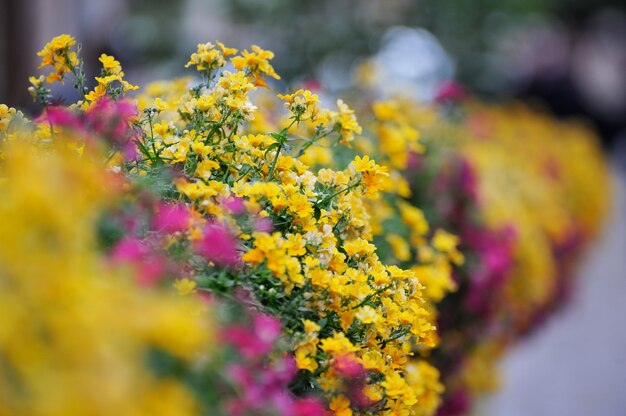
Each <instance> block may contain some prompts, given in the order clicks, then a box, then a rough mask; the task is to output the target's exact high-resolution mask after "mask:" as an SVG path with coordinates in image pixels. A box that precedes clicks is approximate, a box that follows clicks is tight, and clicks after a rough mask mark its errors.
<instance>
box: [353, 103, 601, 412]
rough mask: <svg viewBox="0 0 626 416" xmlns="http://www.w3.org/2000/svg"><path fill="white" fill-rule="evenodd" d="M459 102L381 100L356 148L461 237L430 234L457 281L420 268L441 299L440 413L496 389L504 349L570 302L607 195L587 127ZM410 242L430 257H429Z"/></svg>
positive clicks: (517, 108) (516, 109)
mask: <svg viewBox="0 0 626 416" xmlns="http://www.w3.org/2000/svg"><path fill="white" fill-rule="evenodd" d="M453 98H455V99H453V100H451V101H450V100H447V101H445V102H444V103H443V104H442V105H441V106H440V107H424V106H421V105H419V104H417V103H414V102H412V101H410V100H406V99H396V100H391V101H386V102H373V103H371V105H370V107H369V108H367V109H364V110H363V114H362V118H365V119H366V120H371V122H370V124H369V125H368V132H367V134H366V135H365V137H362V138H361V140H363V141H364V143H361V142H357V144H356V146H357V147H359V148H361V149H364V150H365V151H366V152H367V153H368V154H378V155H383V157H384V158H385V159H381V160H383V161H384V162H385V163H387V164H388V165H389V166H391V167H392V168H396V169H398V170H400V171H401V173H402V177H404V178H406V180H407V182H406V187H407V188H408V191H404V190H403V193H402V194H400V195H401V196H404V197H406V198H408V201H407V202H408V203H407V205H408V206H409V207H411V209H415V208H414V207H415V206H420V207H423V208H424V209H425V212H427V214H428V215H427V218H428V222H430V223H431V224H433V225H436V226H439V227H443V228H445V229H448V230H452V231H453V232H455V233H456V234H457V235H458V236H459V237H460V240H457V238H456V237H454V236H450V235H449V234H448V233H446V232H443V231H437V232H436V233H435V234H434V235H433V238H432V246H434V247H435V248H436V250H435V252H442V253H450V254H451V257H450V260H451V261H452V262H453V263H456V264H459V265H460V267H459V268H458V269H456V270H455V271H454V275H453V276H454V280H450V279H449V278H448V279H445V280H444V279H442V278H441V276H446V274H443V275H441V274H439V275H438V276H440V277H438V278H437V277H435V278H434V279H433V276H437V274H432V273H423V274H421V275H420V277H422V279H421V281H422V282H424V284H425V286H426V287H427V288H430V290H431V292H430V296H429V298H430V299H431V300H433V301H434V302H438V303H437V306H436V307H437V314H438V319H437V326H438V335H439V337H440V338H441V341H440V343H439V346H438V348H436V349H435V350H434V351H433V352H432V355H431V357H432V362H433V363H434V364H435V365H436V367H437V368H438V369H439V370H440V371H441V372H442V378H443V382H444V384H445V385H446V387H447V391H446V393H445V395H444V402H443V406H442V408H441V409H440V410H439V413H440V414H442V415H458V414H463V413H465V412H467V411H468V409H469V406H470V405H471V402H472V399H473V397H474V396H476V395H478V394H480V393H482V392H485V391H489V390H492V389H493V388H494V387H495V386H497V373H496V370H495V360H496V359H497V357H499V356H500V355H501V354H502V352H503V351H504V350H505V348H506V346H507V345H509V344H510V343H511V342H512V341H513V340H515V339H517V338H519V337H521V336H523V335H524V334H525V333H527V332H528V330H530V329H533V328H534V327H536V326H537V324H538V323H539V322H540V321H541V320H542V319H543V318H545V316H547V314H548V313H549V312H550V311H551V310H552V309H553V308H554V307H555V306H556V305H557V304H558V303H559V302H562V301H563V299H564V295H566V294H567V292H569V290H570V289H569V287H570V286H571V280H570V279H569V276H570V274H571V268H572V264H573V259H575V258H576V256H577V255H578V254H579V253H580V251H581V249H582V248H583V247H584V246H585V244H586V243H588V242H589V241H590V239H591V238H592V237H593V236H594V235H595V234H596V233H597V232H598V229H599V227H600V225H601V224H602V219H603V216H604V215H605V213H606V207H607V194H608V192H607V189H606V188H607V184H608V178H607V171H606V166H605V163H604V161H603V159H602V156H601V154H600V152H599V149H598V147H597V139H596V138H595V137H594V136H593V134H592V133H591V132H590V131H589V130H588V129H587V128H585V127H584V126H582V125H581V124H580V123H572V122H556V121H554V120H552V119H551V118H549V117H548V116H547V115H545V114H541V113H538V112H536V111H533V110H530V109H528V108H526V107H523V106H521V105H519V104H517V105H511V106H508V107H507V106H502V107H493V106H485V105H480V104H477V103H475V102H467V103H464V104H461V103H459V102H458V99H457V98H456V97H453ZM390 121H393V124H392V125H391V126H393V127H395V128H394V129H390ZM417 129H419V131H420V135H419V136H418V135H417V134H416V130H417ZM402 132H403V133H402ZM424 150H426V153H425V154H424ZM582 160H584V161H585V162H584V163H581V162H580V161H582ZM391 174H392V175H393V174H394V173H393V170H392V173H391ZM403 187H404V186H397V188H399V189H401V188H403ZM539 207H540V208H539ZM372 212H374V213H376V214H378V215H381V212H383V210H381V209H379V210H375V211H372ZM392 212H393V211H392V210H387V213H386V214H385V215H386V216H387V218H392V219H393V216H392V215H391V213H392ZM394 221H395V220H394ZM421 221H422V222H423V223H424V224H427V223H426V221H425V220H424V219H422V220H421ZM406 223H407V222H406V221H405V224H406ZM409 223H410V222H409ZM392 227H394V225H393V222H387V223H385V226H384V230H385V232H384V236H385V239H386V240H387V242H388V243H389V248H390V253H391V255H392V256H393V257H395V258H396V259H397V260H398V261H409V260H410V259H412V255H411V252H410V251H409V250H407V249H406V245H405V244H403V241H405V239H404V238H396V237H395V236H394V235H393V234H390V231H391V230H393V229H394V228H392ZM424 228H425V227H424ZM422 235H423V234H422ZM412 241H413V244H412V245H411V247H417V255H418V256H420V258H421V260H422V261H425V260H426V259H427V258H429V257H430V256H431V255H432V252H433V251H432V250H431V248H429V247H420V245H419V244H420V243H419V241H416V240H412ZM459 243H460V245H458V249H460V250H461V252H458V250H457V244H459ZM378 246H379V247H380V249H381V250H380V252H381V254H382V253H387V250H386V247H387V246H386V245H385V244H384V243H383V242H381V243H380V244H378ZM451 248H452V249H453V251H457V252H456V253H454V252H450V251H449V250H450V249H451ZM461 258H464V260H465V261H464V264H463V265H461ZM403 264H406V263H403ZM405 267H406V266H405ZM417 268H418V270H422V271H423V272H424V271H425V270H424V268H423V266H418V267H417ZM447 276H448V277H449V276H450V274H449V273H448V274H447ZM437 282H439V284H438V283H437ZM427 293H428V292H427ZM446 293H449V294H448V295H447V296H445V298H444V295H446Z"/></svg>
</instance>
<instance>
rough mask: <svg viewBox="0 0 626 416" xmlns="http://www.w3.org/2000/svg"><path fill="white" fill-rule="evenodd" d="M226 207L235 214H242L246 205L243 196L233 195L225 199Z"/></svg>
mask: <svg viewBox="0 0 626 416" xmlns="http://www.w3.org/2000/svg"><path fill="white" fill-rule="evenodd" d="M224 205H225V206H226V208H227V209H228V210H229V211H230V212H231V213H232V214H234V215H239V214H242V213H243V212H244V211H245V209H246V207H245V205H244V204H243V198H239V197H236V196H231V197H229V198H228V199H226V200H225V201H224Z"/></svg>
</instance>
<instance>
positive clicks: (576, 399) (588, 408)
mask: <svg viewBox="0 0 626 416" xmlns="http://www.w3.org/2000/svg"><path fill="white" fill-rule="evenodd" d="M613 188H614V192H613V195H614V197H613V198H614V206H613V211H612V216H611V219H610V220H609V223H608V226H607V227H606V230H605V232H604V234H603V235H602V237H601V238H600V239H599V241H598V242H597V244H596V245H595V246H594V247H593V248H592V249H591V251H590V252H589V253H588V255H587V258H585V259H584V262H583V267H582V269H581V270H580V277H579V278H580V282H579V287H578V292H577V294H576V296H575V298H574V299H573V300H572V303H571V304H569V305H568V306H567V307H566V308H564V309H563V310H561V311H560V312H559V313H558V314H557V315H556V316H554V317H553V318H552V319H551V320H550V321H549V322H547V324H546V325H545V326H544V327H543V328H542V329H541V330H540V331H538V332H537V333H536V334H534V336H533V337H531V338H530V339H528V340H526V341H524V343H522V344H520V345H518V346H517V347H516V348H514V349H513V350H512V351H511V352H510V354H509V355H508V356H507V357H506V358H505V359H504V360H503V362H502V363H501V368H502V375H503V377H502V378H503V386H502V389H501V390H500V391H499V393H497V394H496V395H495V396H493V397H491V398H489V399H487V400H486V401H485V403H483V404H482V406H480V407H479V408H478V409H477V411H476V415H477V416H483V415H488V416H626V181H625V180H624V177H619V175H617V174H615V183H614V185H613Z"/></svg>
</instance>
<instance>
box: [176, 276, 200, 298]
mask: <svg viewBox="0 0 626 416" xmlns="http://www.w3.org/2000/svg"><path fill="white" fill-rule="evenodd" d="M174 287H175V288H176V290H178V293H180V294H181V295H188V294H190V293H195V292H196V282H195V281H193V280H191V279H188V278H186V277H184V278H182V279H177V280H176V281H175V282H174Z"/></svg>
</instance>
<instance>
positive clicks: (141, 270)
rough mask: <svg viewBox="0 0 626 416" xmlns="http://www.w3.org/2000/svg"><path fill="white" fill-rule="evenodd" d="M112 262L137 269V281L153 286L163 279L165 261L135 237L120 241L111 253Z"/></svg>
mask: <svg viewBox="0 0 626 416" xmlns="http://www.w3.org/2000/svg"><path fill="white" fill-rule="evenodd" d="M111 260H113V261H114V262H117V263H130V264H132V265H134V266H135V267H136V270H137V281H138V283H139V284H141V285H143V286H152V285H154V284H156V283H157V282H159V281H160V280H161V279H162V278H163V274H164V273H163V272H164V269H165V261H164V260H163V258H162V257H160V256H159V255H158V254H157V253H155V252H154V251H153V250H152V248H151V247H149V246H148V245H147V244H145V243H144V242H143V241H141V240H139V239H136V238H134V237H127V238H124V239H122V240H120V241H119V242H118V243H117V244H116V245H115V247H113V250H112V251H111Z"/></svg>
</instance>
